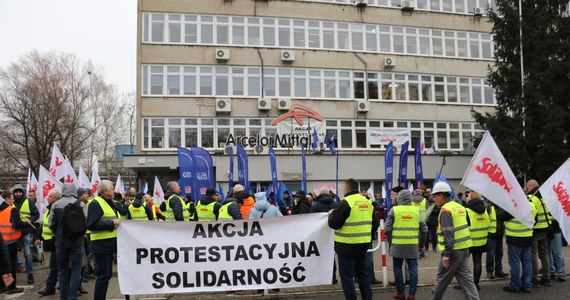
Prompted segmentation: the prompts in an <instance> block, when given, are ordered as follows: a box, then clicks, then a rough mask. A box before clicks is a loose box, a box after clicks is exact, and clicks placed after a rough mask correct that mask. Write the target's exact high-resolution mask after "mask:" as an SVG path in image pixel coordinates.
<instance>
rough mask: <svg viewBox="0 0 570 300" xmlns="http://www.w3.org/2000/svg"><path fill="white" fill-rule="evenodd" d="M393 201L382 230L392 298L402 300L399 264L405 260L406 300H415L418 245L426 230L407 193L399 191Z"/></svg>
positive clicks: (401, 278) (401, 277) (408, 192)
mask: <svg viewBox="0 0 570 300" xmlns="http://www.w3.org/2000/svg"><path fill="white" fill-rule="evenodd" d="M395 200H396V203H397V204H398V205H397V206H393V207H392V209H391V210H390V212H388V217H387V218H386V227H385V232H386V235H387V237H388V242H389V243H390V256H392V262H393V267H394V278H395V279H396V294H395V295H394V299H405V298H406V295H405V293H404V277H403V275H402V265H403V264H404V261H406V264H407V265H408V270H409V273H410V275H409V278H410V282H409V285H410V291H409V295H408V298H407V299H408V300H415V299H416V289H417V285H418V246H419V245H423V244H424V243H425V239H426V237H427V232H428V228H427V225H426V223H425V222H424V220H422V218H421V215H420V210H419V208H418V207H417V206H415V205H413V204H412V194H411V193H410V191H408V190H402V191H400V192H399V193H398V197H397V198H396V199H395Z"/></svg>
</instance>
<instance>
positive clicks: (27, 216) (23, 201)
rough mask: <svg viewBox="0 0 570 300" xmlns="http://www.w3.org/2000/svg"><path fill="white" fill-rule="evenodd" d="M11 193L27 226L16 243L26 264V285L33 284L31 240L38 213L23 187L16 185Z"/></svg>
mask: <svg viewBox="0 0 570 300" xmlns="http://www.w3.org/2000/svg"><path fill="white" fill-rule="evenodd" d="M12 193H13V197H14V205H15V206H16V208H18V211H19V212H20V217H21V218H22V221H24V222H26V223H28V225H26V226H24V227H23V228H22V236H21V237H20V240H19V241H18V243H19V245H20V247H22V249H23V250H24V259H25V263H26V274H28V284H33V283H34V267H33V261H34V258H33V255H32V239H33V233H34V227H35V226H34V225H33V223H35V222H36V221H37V220H38V219H39V218H40V212H39V211H38V208H37V207H36V204H35V203H34V201H30V200H29V199H28V198H27V197H26V193H25V192H24V187H23V186H22V185H21V184H16V185H15V186H14V187H13V188H12Z"/></svg>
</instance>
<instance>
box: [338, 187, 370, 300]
mask: <svg viewBox="0 0 570 300" xmlns="http://www.w3.org/2000/svg"><path fill="white" fill-rule="evenodd" d="M373 214H374V208H373V207H372V202H370V200H368V199H366V197H364V196H362V195H361V194H360V193H359V192H358V182H356V180H354V179H348V180H346V181H345V182H344V198H343V199H342V200H341V201H340V205H339V207H337V208H336V209H334V210H330V211H329V220H328V223H329V227H330V228H332V229H334V230H335V232H334V250H335V252H336V254H337V256H338V267H339V275H340V282H341V284H342V290H343V292H344V297H345V299H356V291H355V289H354V276H355V275H356V278H357V279H358V286H359V288H360V294H361V296H362V299H364V300H370V299H372V285H371V283H370V277H369V274H368V271H367V266H366V253H367V252H368V248H369V246H370V243H371V241H372V233H373V232H376V229H377V228H378V219H376V218H374V217H373Z"/></svg>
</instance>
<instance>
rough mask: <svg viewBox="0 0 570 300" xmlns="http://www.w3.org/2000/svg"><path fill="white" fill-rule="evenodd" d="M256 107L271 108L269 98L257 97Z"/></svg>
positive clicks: (261, 108) (260, 108)
mask: <svg viewBox="0 0 570 300" xmlns="http://www.w3.org/2000/svg"><path fill="white" fill-rule="evenodd" d="M257 108H258V109H259V110H270V109H271V99H268V98H259V99H257Z"/></svg>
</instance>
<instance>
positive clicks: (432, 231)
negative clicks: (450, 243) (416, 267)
mask: <svg viewBox="0 0 570 300" xmlns="http://www.w3.org/2000/svg"><path fill="white" fill-rule="evenodd" d="M430 242H431V246H432V249H433V250H435V249H437V226H428V236H427V238H426V243H425V249H426V251H427V250H429V243H430Z"/></svg>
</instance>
